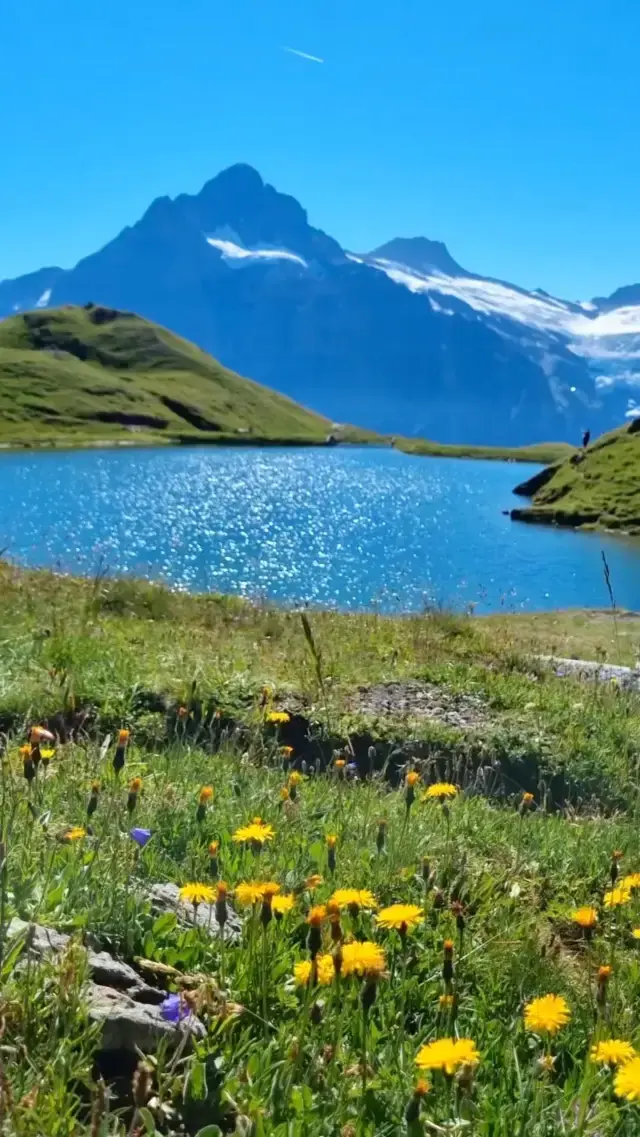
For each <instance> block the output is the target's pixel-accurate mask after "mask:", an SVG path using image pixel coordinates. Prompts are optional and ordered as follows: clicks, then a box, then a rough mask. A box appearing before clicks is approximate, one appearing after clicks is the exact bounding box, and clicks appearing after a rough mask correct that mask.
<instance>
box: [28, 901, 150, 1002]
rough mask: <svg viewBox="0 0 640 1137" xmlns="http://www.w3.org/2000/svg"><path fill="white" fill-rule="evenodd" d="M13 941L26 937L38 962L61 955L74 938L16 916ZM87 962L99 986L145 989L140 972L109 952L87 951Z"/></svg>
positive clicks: (29, 948) (30, 949) (30, 950)
mask: <svg viewBox="0 0 640 1137" xmlns="http://www.w3.org/2000/svg"><path fill="white" fill-rule="evenodd" d="M8 934H9V937H10V938H12V939H13V938H15V937H16V936H19V935H23V934H24V935H25V949H26V950H27V951H29V952H31V953H32V954H33V955H35V956H36V957H37V958H38V959H44V958H45V957H50V956H55V955H61V954H62V952H63V951H65V949H66V948H67V947H68V945H69V941H70V939H71V936H68V935H66V934H65V933H64V932H58V931H56V929H55V928H47V927H45V926H44V925H42V924H27V923H26V922H25V921H24V920H19V919H17V917H16V918H15V919H13V920H12V921H11V923H10V924H9V927H8ZM87 962H88V964H89V971H90V972H91V977H92V978H93V979H94V981H95V982H96V983H101V984H104V986H106V987H119V988H123V989H125V990H126V988H128V987H142V986H144V983H143V981H142V979H141V978H140V976H139V975H138V973H137V971H134V970H133V968H132V967H129V964H128V963H123V962H122V960H119V959H115V958H114V956H112V955H109V952H108V951H92V950H91V949H90V948H89V949H88V950H87Z"/></svg>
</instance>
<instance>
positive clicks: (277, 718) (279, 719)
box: [267, 711, 291, 726]
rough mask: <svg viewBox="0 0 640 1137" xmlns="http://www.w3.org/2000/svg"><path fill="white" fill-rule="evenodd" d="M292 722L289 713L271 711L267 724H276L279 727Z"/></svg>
mask: <svg viewBox="0 0 640 1137" xmlns="http://www.w3.org/2000/svg"><path fill="white" fill-rule="evenodd" d="M290 720H291V715H290V714H288V713H287V711H269V713H268V715H267V722H271V723H274V725H276V726H279V725H280V724H281V723H286V722H289V721H290Z"/></svg>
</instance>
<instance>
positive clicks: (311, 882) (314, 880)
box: [304, 872, 322, 892]
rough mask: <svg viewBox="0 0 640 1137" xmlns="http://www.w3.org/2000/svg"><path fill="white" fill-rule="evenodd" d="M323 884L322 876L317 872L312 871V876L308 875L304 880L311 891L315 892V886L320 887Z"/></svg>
mask: <svg viewBox="0 0 640 1137" xmlns="http://www.w3.org/2000/svg"><path fill="white" fill-rule="evenodd" d="M321 884H322V877H321V876H320V873H317V872H313V873H311V876H308V877H307V879H306V880H305V882H304V886H305V888H308V889H309V892H313V890H314V888H318V887H319V886H320V885H321Z"/></svg>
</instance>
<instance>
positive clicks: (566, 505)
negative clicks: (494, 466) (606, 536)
mask: <svg viewBox="0 0 640 1137" xmlns="http://www.w3.org/2000/svg"><path fill="white" fill-rule="evenodd" d="M639 428H640V423H639V422H638V421H634V422H631V423H627V424H625V426H622V427H620V428H619V429H618V430H614V431H611V432H610V433H608V434H603V435H602V436H601V437H600V438H598V439H596V441H595V442H593V443H592V444H591V446H589V447H588V448H587V449H586V450H585V451H577V452H576V453H575V454H573V455H572V456H571V457H570V458H568V459H567V460H565V461H564V462H562V463H560V464H559V465H558V466H557V467H556V468H555V470H554V471H550V476H549V477H548V478H547V479H546V480H545V481H544V482H543V484H539V482H538V483H536V481H535V480H534V479H531V481H530V482H529V483H527V482H525V483H524V484H523V485H522V486H520V487H519V492H520V493H522V494H523V495H524V496H528V491H529V492H530V494H531V498H532V503H531V505H530V506H529V507H527V508H525V509H516V510H513V511H512V517H513V518H514V520H516V521H531V522H540V523H546V524H555V525H563V526H568V527H571V528H590V529H608V530H619V531H623V532H627V533H640V429H639Z"/></svg>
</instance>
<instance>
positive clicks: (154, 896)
mask: <svg viewBox="0 0 640 1137" xmlns="http://www.w3.org/2000/svg"><path fill="white" fill-rule="evenodd" d="M148 895H149V898H150V900H151V905H152V907H153V908H154V910H155V911H156V912H175V914H176V916H177V917H178V919H179V920H181V921H182V922H183V923H185V924H191V925H193V921H194V913H193V906H192V905H191V904H185V903H184V902H183V901H182V900H181V899H180V889H179V888H178V886H177V885H175V884H154V885H153V886H152V888H150V889H149V894H148ZM227 911H228V914H229V916H228V920H227V923H226V924H225V926H224V938H225V940H229V941H231V942H233V941H236V940H238V939H239V938H240V934H241V932H242V921H241V920H240V917H239V916H238V915H237V913H236V912H234V911H233V909H232V907H231V905H230V904H229V903H227ZM195 922H196V924H197V925H198V927H200V928H203V929H204V930H205V931H206V932H208V933H209V934H210V935H211V936H212V937H219V936H220V934H221V928H220V925H219V924H218V921H217V919H216V910H215V904H199V905H198V907H197V909H196V912H195Z"/></svg>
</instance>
